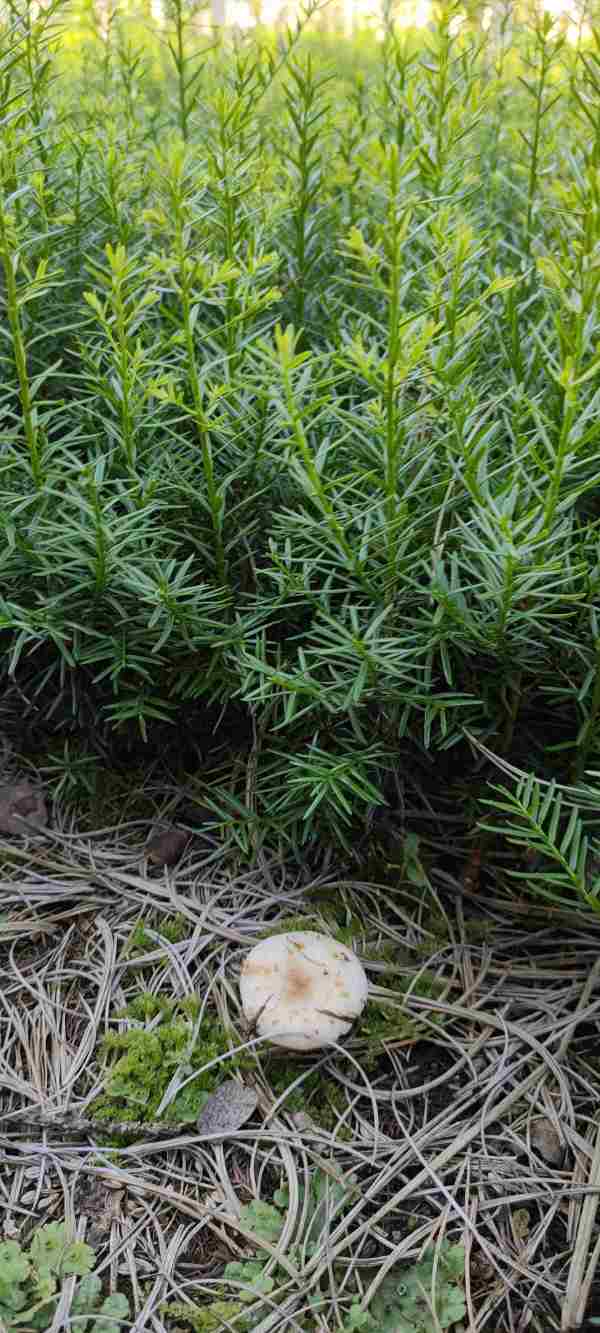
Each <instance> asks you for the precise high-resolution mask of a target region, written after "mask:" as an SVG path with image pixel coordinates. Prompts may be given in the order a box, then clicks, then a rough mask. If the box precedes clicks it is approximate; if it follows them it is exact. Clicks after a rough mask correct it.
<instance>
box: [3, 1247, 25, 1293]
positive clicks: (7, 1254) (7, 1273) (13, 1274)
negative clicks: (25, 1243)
mask: <svg viewBox="0 0 600 1333" xmlns="http://www.w3.org/2000/svg"><path fill="white" fill-rule="evenodd" d="M29 1273H30V1265H29V1261H28V1259H27V1258H26V1256H25V1255H24V1254H23V1251H22V1249H21V1246H20V1245H19V1242H18V1241H16V1240H5V1241H2V1244H0V1301H1V1300H3V1299H4V1294H3V1287H7V1288H10V1287H11V1286H13V1285H16V1284H17V1283H19V1282H26V1281H27V1278H28V1277H29Z"/></svg>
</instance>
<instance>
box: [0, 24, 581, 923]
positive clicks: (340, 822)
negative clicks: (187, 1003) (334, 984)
mask: <svg viewBox="0 0 600 1333" xmlns="http://www.w3.org/2000/svg"><path fill="white" fill-rule="evenodd" d="M193 8H194V7H193V5H192V6H190V4H188V3H187V0H168V4H167V13H166V20H167V22H166V32H162V33H157V32H156V31H153V30H152V25H151V24H149V23H148V22H147V21H146V20H145V18H144V17H143V15H142V14H141V12H140V13H137V12H136V8H135V5H134V4H133V5H132V6H129V7H128V14H127V21H126V22H125V19H124V17H123V16H122V15H121V14H120V13H118V12H117V11H116V10H114V12H113V9H114V7H113V9H111V19H110V24H109V31H107V32H103V31H101V29H100V26H99V23H98V21H97V20H96V18H95V17H94V15H93V12H92V8H91V7H90V6H87V5H86V6H85V7H84V11H83V10H82V12H81V13H79V12H78V21H77V23H76V24H75V23H73V24H71V25H69V27H67V26H66V25H64V27H63V28H62V29H59V26H58V0H53V3H51V4H50V5H45V6H44V7H43V9H42V10H40V11H39V13H37V12H36V13H35V14H34V13H33V12H32V9H31V6H30V5H29V4H28V3H27V0H14V2H12V3H11V4H10V6H8V8H5V11H4V14H3V18H2V22H1V25H0V117H1V119H2V124H3V126H4V127H5V130H6V132H5V133H3V137H2V144H1V145H0V271H1V274H2V289H3V306H4V307H5V308H4V310H3V320H4V326H5V328H6V338H5V340H4V343H3V350H2V377H1V389H0V412H1V414H2V419H3V423H4V425H3V431H4V435H3V455H2V468H3V471H2V478H3V480H2V498H1V502H0V510H1V512H0V522H1V526H2V531H3V534H5V535H6V540H5V542H4V543H3V547H2V552H1V554H0V575H1V577H0V585H1V588H2V595H1V597H0V639H1V647H2V653H1V654H0V663H1V664H0V696H1V697H2V706H1V708H0V721H1V722H2V726H3V729H5V724H6V726H7V727H9V728H10V729H12V730H13V731H17V730H19V729H20V728H22V729H23V730H30V729H31V727H32V726H33V725H35V727H36V728H38V729H39V730H40V732H43V734H44V735H46V733H49V746H50V754H49V756H46V758H47V761H48V762H47V768H48V770H49V773H50V775H51V777H52V781H53V784H54V786H55V789H58V790H59V791H60V792H61V794H66V795H70V796H76V795H78V794H82V793H84V794H88V795H89V796H91V797H92V799H94V800H95V799H96V797H97V787H98V786H99V785H100V778H99V776H98V773H99V771H100V769H101V765H100V764H99V763H96V762H95V760H96V756H97V755H102V756H103V759H102V767H103V766H104V765H105V756H106V754H110V753H111V752H112V753H116V752H117V751H118V749H119V747H121V746H122V747H123V748H124V749H125V750H126V751H127V752H128V753H129V751H130V750H133V749H134V747H135V745H136V744H137V742H138V740H140V749H141V750H142V753H145V756H147V757H148V758H150V757H152V756H154V755H160V756H161V757H162V756H163V755H164V753H165V751H168V750H169V737H170V736H172V749H171V752H170V754H169V756H168V757H169V758H171V757H173V756H174V757H175V758H176V761H177V764H178V765H179V766H180V767H181V768H182V769H184V770H186V772H184V773H183V774H182V776H183V777H184V779H185V780H186V781H187V775H189V772H190V771H191V770H192V769H193V770H194V771H195V772H196V771H197V768H198V751H199V750H201V751H202V755H203V763H205V761H206V755H205V750H206V749H207V748H208V747H207V746H205V745H204V741H203V740H202V739H201V738H204V737H207V736H209V735H212V734H213V732H214V729H215V724H216V722H217V720H218V723H219V735H216V736H215V739H214V746H215V750H216V749H217V748H218V749H219V750H220V755H219V759H218V763H219V769H218V771H216V769H213V768H212V767H211V764H212V759H211V762H210V763H209V764H208V770H209V771H210V772H211V774H212V776H213V777H214V785H213V787H212V792H211V794H212V796H213V797H214V801H215V804H216V806H217V807H218V810H219V812H220V813H221V814H222V816H223V818H222V826H223V833H224V836H225V837H226V838H229V839H230V840H231V841H232V842H235V843H237V846H238V848H239V849H240V851H241V852H242V853H243V855H244V856H250V855H252V854H254V853H255V852H256V849H257V847H259V846H260V845H261V843H264V842H267V843H270V844H271V845H273V846H275V845H276V846H277V847H278V848H280V849H281V850H282V852H287V851H290V850H291V851H293V852H294V854H295V855H297V856H298V857H300V856H303V855H304V852H305V850H306V848H307V847H311V846H314V845H319V844H320V845H321V846H322V845H323V844H326V845H330V844H331V843H334V844H336V845H337V846H338V848H339V847H340V846H341V847H343V848H345V849H346V851H347V852H348V853H350V852H352V853H353V854H356V848H357V842H360V840H361V837H362V836H363V835H364V833H365V828H366V824H367V816H368V812H369V810H370V809H371V808H372V807H373V805H377V804H381V803H382V802H384V801H385V793H386V791H387V786H386V784H387V782H388V779H389V777H390V775H392V774H394V773H396V772H400V773H402V774H403V775H405V781H406V787H407V794H408V795H409V796H410V795H411V792H410V789H411V788H412V787H414V792H416V795H417V798H418V800H419V801H420V802H422V811H423V810H425V809H426V810H427V811H428V812H429V813H430V814H431V816H432V820H433V821H434V822H435V816H436V814H437V813H438V810H437V807H438V805H441V804H447V803H450V805H451V806H452V805H454V806H455V807H458V806H460V808H461V809H463V808H465V809H467V810H471V809H473V807H474V806H475V805H476V803H477V802H478V800H479V798H480V797H481V794H482V792H481V780H482V779H481V770H480V768H479V754H478V751H477V743H483V744H485V745H486V746H487V747H488V749H489V752H490V753H491V754H492V755H495V756H497V757H499V758H500V759H503V758H507V757H508V758H509V759H511V761H514V763H515V764H517V765H518V766H520V767H521V768H523V766H524V767H525V769H526V773H525V777H527V776H529V775H530V774H531V773H534V772H535V774H536V777H537V779H538V780H539V781H540V782H542V783H545V782H551V781H553V780H554V781H556V782H557V783H558V784H561V783H564V784H565V785H574V786H576V787H578V788H579V787H581V786H582V784H585V782H586V781H587V778H586V774H588V773H589V772H590V770H592V769H593V767H594V765H595V764H596V761H597V758H598V754H599V751H600V633H599V629H598V617H597V601H598V592H599V578H600V575H599V572H598V558H597V535H598V521H599V514H598V503H597V458H598V445H599V443H600V439H599V435H600V427H599V425H598V411H597V394H598V383H599V374H600V366H599V360H598V343H599V340H600V314H599V311H600V302H599V300H598V296H599V291H600V267H599V265H598V263H597V255H598V247H599V245H600V208H599V207H598V182H597V167H598V161H599V160H600V137H599V136H600V132H599V130H598V123H597V116H596V115H595V111H594V108H595V106H596V104H597V99H598V94H599V92H600V86H599V80H598V70H597V61H596V59H595V56H594V52H595V51H596V50H597V45H598V42H599V41H600V25H599V22H598V15H597V12H596V6H594V5H592V6H591V11H590V13H589V15H587V17H586V23H587V22H588V20H589V24H590V30H589V31H588V29H587V28H586V29H585V31H584V30H583V29H582V31H581V33H580V34H579V38H578V41H577V43H576V44H575V45H572V44H570V43H569V42H567V41H566V40H565V33H564V31H563V25H562V24H561V22H560V21H559V20H557V19H555V17H554V16H552V15H550V14H547V13H546V14H541V13H539V12H538V10H537V9H536V8H534V7H532V8H531V11H530V10H529V7H528V6H527V5H525V6H524V7H521V9H520V15H519V22H518V23H517V24H513V25H512V28H511V26H510V25H509V24H508V23H507V21H503V20H502V15H500V18H499V16H498V14H496V13H495V12H494V14H493V15H492V19H493V21H492V24H491V27H490V29H489V32H488V33H487V35H486V37H485V40H482V30H481V24H480V19H481V13H478V8H479V7H478V6H475V5H473V4H471V3H469V4H467V5H466V6H465V5H460V4H459V2H458V0H444V3H442V4H440V5H436V6H435V9H434V12H433V14H432V18H431V22H430V24H429V25H428V27H427V29H426V30H424V31H422V32H420V33H416V32H410V33H406V32H405V31H404V30H403V29H401V28H400V26H399V25H397V24H396V23H395V21H394V13H393V6H391V5H389V6H387V7H386V14H385V18H384V22H383V31H382V34H381V35H382V41H381V42H379V41H376V40H375V39H374V35H373V34H372V33H367V32H363V33H359V34H357V36H356V39H355V40H353V41H352V42H348V43H342V42H341V41H334V40H329V41H328V40H325V39H324V38H323V37H322V36H320V35H319V33H318V32H317V31H316V30H315V28H314V26H313V29H312V30H311V23H310V12H309V11H310V6H309V11H307V14H306V15H304V16H303V17H302V19H301V20H300V22H299V24H298V25H297V26H296V27H294V28H292V29H290V30H289V31H288V32H287V33H285V34H283V33H279V34H278V37H277V40H276V39H275V36H274V34H266V33H265V31H264V29H263V28H262V27H261V26H260V25H259V27H258V29H257V30H256V32H255V33H254V34H248V35H247V39H246V38H245V39H244V41H243V42H238V41H237V40H236V41H235V42H231V43H230V42H228V41H221V40H216V41H213V40H210V39H208V38H204V37H202V36H201V35H199V34H198V32H197V29H196V27H195V23H194V12H193ZM492 8H494V7H492ZM465 11H466V12H465ZM459 19H461V20H464V21H461V22H460V23H459V22H458V20H459ZM163 38H166V41H164V40H163ZM221 733H222V734H221ZM141 742H143V744H141ZM144 746H147V747H148V748H147V750H146V751H144ZM232 750H233V751H234V752H235V753H233V754H231V751H232ZM250 750H251V763H252V783H251V784H250V783H249V781H248V768H247V765H248V761H249V755H250ZM448 750H454V752H455V763H454V766H453V769H452V770H450V768H445V769H444V770H443V773H442V771H441V769H442V761H443V760H444V758H445V752H446V751H448ZM596 766H597V764H596ZM423 769H424V770H425V771H426V781H425V783H422V782H421V780H420V778H421V772H422V770H423ZM448 774H450V777H448ZM424 786H426V787H427V790H426V791H424ZM448 787H450V790H448ZM250 788H251V790H252V808H249V807H248V803H247V798H246V797H247V792H248V791H249V790H250ZM557 791H558V788H556V789H555V791H554V796H553V800H554V799H555V798H556V796H557ZM413 794H414V793H413ZM411 799H412V796H411ZM406 809H407V810H409V809H410V800H407V802H406ZM557 810H558V824H559V834H560V837H559V844H560V842H562V840H564V837H565V834H566V830H567V828H568V817H567V819H566V822H565V823H564V824H563V815H564V814H565V809H564V802H563V805H562V807H561V808H560V809H558V807H557ZM422 811H421V813H422ZM548 817H549V818H551V815H549V816H548ZM407 823H408V824H409V823H410V820H407ZM529 827H532V826H531V822H530V824H529ZM402 833H403V844H404V848H403V855H404V860H403V865H402V875H403V876H404V877H406V878H408V879H409V881H410V882H411V883H412V884H413V885H415V886H417V887H418V886H419V885H422V884H423V883H424V882H425V880H426V876H427V867H426V864H425V862H424V859H423V857H422V854H421V853H422V849H421V848H419V847H418V846H417V843H416V839H415V835H414V833H413V832H412V830H411V829H410V828H409V827H407V828H406V829H403V830H402ZM538 841H539V834H536V833H535V832H534V833H532V843H531V846H532V847H534V846H535V844H536V842H538ZM572 851H573V843H572V842H570V843H569V856H570V855H571V853H572ZM544 855H545V853H544ZM561 875H562V881H561V888H560V892H561V893H563V889H564V896H565V897H567V898H570V899H571V900H572V901H576V900H577V899H578V898H579V899H580V900H581V901H583V902H586V899H585V894H583V895H582V893H581V891H580V887H579V885H580V884H581V882H582V881H581V875H580V874H579V871H577V874H576V875H575V878H573V876H571V877H570V881H569V883H568V884H567V880H569V875H568V873H567V872H565V871H564V867H563V870H562V871H561ZM546 887H547V889H548V892H551V891H553V885H552V881H551V880H547V881H546ZM145 943H146V941H145V939H144V936H143V929H142V931H140V932H139V933H138V934H136V937H135V938H134V941H133V948H134V949H136V948H138V947H140V948H143V947H145Z"/></svg>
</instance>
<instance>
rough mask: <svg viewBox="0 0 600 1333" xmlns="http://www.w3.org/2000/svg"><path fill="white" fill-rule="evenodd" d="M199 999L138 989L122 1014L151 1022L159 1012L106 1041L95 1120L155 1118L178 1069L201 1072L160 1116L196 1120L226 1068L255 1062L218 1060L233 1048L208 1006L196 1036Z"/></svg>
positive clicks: (179, 1120) (173, 1120)
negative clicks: (102, 1085)
mask: <svg viewBox="0 0 600 1333" xmlns="http://www.w3.org/2000/svg"><path fill="white" fill-rule="evenodd" d="M199 1005H200V1001H199V1000H198V999H197V998H196V997H195V996H193V997H189V998H188V999H186V1000H182V1001H173V1000H168V999H165V998H162V997H159V996H156V995H148V994H143V995H138V996H137V997H136V999H135V1000H133V1001H132V1002H131V1004H129V1005H128V1006H127V1008H126V1009H125V1010H124V1011H123V1013H122V1015H120V1016H122V1017H127V1018H129V1019H132V1020H133V1021H134V1022H136V1023H138V1024H139V1023H147V1022H149V1021H150V1020H151V1019H156V1018H157V1017H158V1016H160V1020H161V1021H160V1022H158V1023H154V1026H153V1027H152V1030H151V1031H148V1030H147V1028H145V1027H139V1026H136V1027H132V1028H130V1029H129V1030H128V1031H126V1032H110V1033H108V1034H107V1036H106V1037H104V1039H103V1042H102V1052H103V1055H104V1056H105V1058H106V1059H107V1062H108V1065H109V1068H108V1074H107V1078H106V1085H105V1091H104V1093H103V1094H102V1095H101V1096H100V1097H99V1098H98V1099H97V1101H96V1102H95V1103H94V1105H93V1107H92V1114H93V1116H94V1118H95V1119H97V1120H105V1121H118V1122H121V1123H126V1122H127V1121H132V1122H136V1121H147V1122H151V1121H153V1120H155V1119H156V1118H157V1110H158V1107H159V1105H160V1102H161V1100H162V1097H163V1095H164V1093H165V1091H166V1088H167V1086H168V1084H169V1082H170V1081H171V1078H172V1077H173V1074H174V1073H175V1071H176V1070H178V1069H184V1070H185V1074H186V1076H189V1075H190V1074H193V1073H195V1072H196V1071H198V1072H197V1077H196V1078H194V1079H193V1080H192V1081H191V1082H190V1083H188V1084H186V1086H185V1087H184V1088H182V1089H181V1091H180V1092H179V1093H177V1096H176V1097H175V1098H174V1100H173V1101H172V1102H171V1103H170V1105H169V1106H168V1107H167V1110H166V1111H165V1112H164V1114H163V1116H161V1119H163V1120H164V1121H165V1123H166V1124H169V1123H193V1122H195V1121H196V1120H197V1118H198V1116H199V1114H200V1111H201V1110H202V1107H203V1106H204V1105H205V1104H206V1101H207V1099H208V1096H209V1094H210V1093H211V1092H213V1091H214V1089H215V1088H216V1087H217V1086H218V1085H219V1083H220V1082H221V1080H222V1079H223V1077H224V1075H225V1073H226V1074H227V1075H230V1074H231V1071H232V1069H239V1068H245V1067H247V1066H248V1064H249V1063H250V1064H252V1063H253V1062H252V1061H251V1060H250V1061H249V1060H248V1058H246V1059H245V1060H244V1059H243V1057H240V1056H232V1057H231V1059H230V1060H228V1061H226V1062H224V1063H223V1064H214V1063H213V1062H214V1061H215V1060H218V1058H219V1056H222V1055H227V1053H228V1051H229V1050H230V1049H231V1041H230V1035H229V1033H228V1031H227V1030H226V1029H224V1028H223V1026H222V1024H221V1023H220V1022H219V1020H218V1019H217V1018H216V1017H215V1016H213V1015H212V1014H211V1013H210V1012H205V1015H204V1018H203V1021H202V1023H201V1026H200V1030H199V1032H198V1034H197V1035H196V1038H195V1040H194V1035H193V1026H194V1023H195V1020H196V1019H197V1015H198V1011H199ZM206 1066H208V1068H206Z"/></svg>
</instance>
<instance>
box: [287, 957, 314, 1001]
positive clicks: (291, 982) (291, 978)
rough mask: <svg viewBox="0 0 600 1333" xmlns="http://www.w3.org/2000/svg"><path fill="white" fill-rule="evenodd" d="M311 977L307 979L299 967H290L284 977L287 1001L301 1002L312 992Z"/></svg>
mask: <svg viewBox="0 0 600 1333" xmlns="http://www.w3.org/2000/svg"><path fill="white" fill-rule="evenodd" d="M312 986H313V982H312V977H307V975H306V972H305V971H304V969H303V968H301V967H295V966H294V965H292V966H291V967H290V968H288V972H287V976H286V985H285V994H286V998H287V999H288V1000H303V999H305V998H306V996H307V995H309V994H310V992H311V990H312Z"/></svg>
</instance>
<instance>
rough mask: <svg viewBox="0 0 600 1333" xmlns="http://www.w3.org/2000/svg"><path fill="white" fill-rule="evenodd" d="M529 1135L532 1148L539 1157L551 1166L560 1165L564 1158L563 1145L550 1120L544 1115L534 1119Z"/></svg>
mask: <svg viewBox="0 0 600 1333" xmlns="http://www.w3.org/2000/svg"><path fill="white" fill-rule="evenodd" d="M530 1137H531V1146H532V1148H535V1150H536V1152H539V1154H540V1157H543V1158H544V1161H545V1162H549V1163H550V1165H551V1166H562V1164H563V1162H564V1159H565V1147H564V1144H563V1143H562V1142H561V1139H560V1136H559V1134H558V1131H557V1130H556V1129H555V1128H554V1125H553V1124H552V1121H551V1120H547V1119H546V1118H545V1117H542V1118H541V1119H540V1120H534V1122H533V1124H532V1126H531V1130H530Z"/></svg>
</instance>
